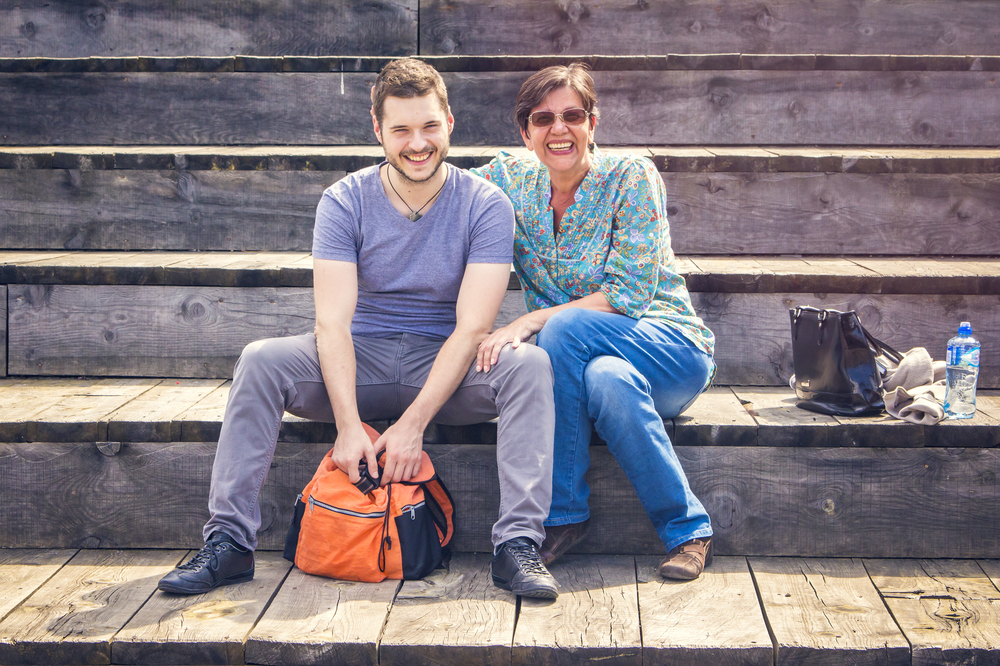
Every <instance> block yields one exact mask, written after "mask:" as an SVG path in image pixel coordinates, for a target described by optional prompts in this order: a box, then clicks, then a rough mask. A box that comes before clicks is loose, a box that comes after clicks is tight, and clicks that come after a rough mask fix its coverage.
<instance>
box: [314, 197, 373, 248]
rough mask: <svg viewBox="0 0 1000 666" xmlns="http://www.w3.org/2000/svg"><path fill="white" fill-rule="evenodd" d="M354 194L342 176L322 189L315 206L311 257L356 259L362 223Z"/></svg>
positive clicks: (358, 205) (358, 204)
mask: <svg viewBox="0 0 1000 666" xmlns="http://www.w3.org/2000/svg"><path fill="white" fill-rule="evenodd" d="M345 180H346V179H345ZM356 194H357V192H356V191H352V189H351V188H350V187H349V186H348V184H347V183H345V182H344V180H341V181H339V182H337V183H335V184H334V185H333V186H332V187H330V188H328V189H327V190H326V192H324V193H323V197H322V198H321V199H320V200H319V205H317V206H316V225H315V227H314V228H313V246H312V255H313V258H314V259H330V260H333V261H349V262H351V263H355V264H356V263H358V252H359V250H360V247H361V242H360V238H361V227H360V224H359V220H360V203H359V201H358V198H357V196H356Z"/></svg>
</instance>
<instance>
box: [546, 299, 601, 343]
mask: <svg viewBox="0 0 1000 666" xmlns="http://www.w3.org/2000/svg"><path fill="white" fill-rule="evenodd" d="M593 314H594V313H592V312H591V311H590V310H585V309H583V308H567V309H566V310H562V311H561V312H557V313H555V314H554V315H552V316H551V317H549V320H548V321H547V322H545V326H543V327H542V330H541V331H539V333H538V337H537V338H536V341H537V343H538V346H539V347H542V348H543V349H550V348H554V347H555V346H558V345H560V344H564V343H565V342H566V341H569V340H573V339H576V338H584V339H585V338H586V335H585V333H584V331H585V330H586V326H587V322H588V321H589V320H591V319H592V315H593Z"/></svg>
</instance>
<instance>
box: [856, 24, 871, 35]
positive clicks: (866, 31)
mask: <svg viewBox="0 0 1000 666" xmlns="http://www.w3.org/2000/svg"><path fill="white" fill-rule="evenodd" d="M858 32H859V33H860V34H861V35H863V36H865V37H872V36H873V35H874V34H875V28H873V27H872V26H870V25H868V24H867V23H862V24H861V25H859V26H858Z"/></svg>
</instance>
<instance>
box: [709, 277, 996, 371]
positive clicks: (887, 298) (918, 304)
mask: <svg viewBox="0 0 1000 666" xmlns="http://www.w3.org/2000/svg"><path fill="white" fill-rule="evenodd" d="M691 300H692V301H693V303H694V307H695V311H696V312H697V313H698V314H699V316H701V318H702V319H703V320H704V321H705V324H706V325H707V326H708V327H709V328H710V329H711V330H712V331H713V332H714V333H715V335H716V348H715V362H716V363H717V364H718V366H719V372H718V375H717V376H716V380H715V381H716V384H718V385H731V386H767V385H772V386H787V385H788V378H789V376H791V374H792V373H793V369H792V350H791V333H790V330H791V329H790V324H789V319H788V311H789V309H792V308H795V307H797V306H800V305H801V306H806V305H810V306H814V307H822V308H833V309H836V310H856V311H857V312H858V315H859V317H860V319H861V323H862V324H863V325H864V326H865V328H867V329H868V330H870V331H871V332H872V334H873V335H875V337H877V338H879V339H880V340H885V341H886V342H887V343H888V344H890V345H892V346H893V347H894V348H896V349H904V350H905V349H911V348H913V347H926V348H927V349H929V350H932V352H931V353H932V356H937V357H938V358H940V356H939V354H940V352H939V351H937V350H943V349H944V348H945V347H946V345H947V343H948V339H949V338H951V337H953V336H954V335H955V333H954V331H953V329H954V328H955V327H956V326H957V322H960V321H971V322H973V325H974V326H975V327H976V331H977V337H978V338H979V340H980V341H981V342H982V344H983V347H984V348H988V349H992V348H994V347H996V348H1000V308H998V307H997V297H996V296H976V295H933V294H927V295H922V294H888V295H880V294H843V293H839V294H838V293H829V292H817V293H812V294H809V293H802V294H796V293H773V294H719V293H698V292H694V293H692V294H691ZM998 386H1000V358H993V357H990V356H987V355H984V356H983V358H982V361H981V366H980V372H979V387H980V388H982V389H990V388H996V387H998Z"/></svg>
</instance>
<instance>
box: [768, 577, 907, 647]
mask: <svg viewBox="0 0 1000 666" xmlns="http://www.w3.org/2000/svg"><path fill="white" fill-rule="evenodd" d="M750 568H751V569H752V570H753V576H754V580H755V581H756V583H757V588H758V590H759V591H760V600H761V604H762V605H763V608H764V614H765V615H766V617H767V622H768V626H769V627H770V628H771V632H772V634H773V636H774V641H775V664H776V665H777V666H781V665H783V664H801V663H809V664H831V665H833V664H843V663H851V664H859V665H861V664H879V665H880V666H881V665H884V664H893V665H898V666H904V665H908V664H909V663H910V650H909V645H908V644H907V642H906V639H905V638H904V637H903V634H902V633H901V632H900V631H899V628H898V627H897V626H896V624H895V623H894V622H893V619H892V616H890V615H889V612H888V611H887V610H886V608H885V606H884V605H883V604H882V600H881V599H880V598H879V593H878V590H876V589H875V586H874V585H872V581H871V580H870V579H869V578H868V574H867V572H866V571H865V567H864V565H863V564H862V562H861V560H837V559H802V558H788V559H784V558H781V559H778V558H751V559H750Z"/></svg>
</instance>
